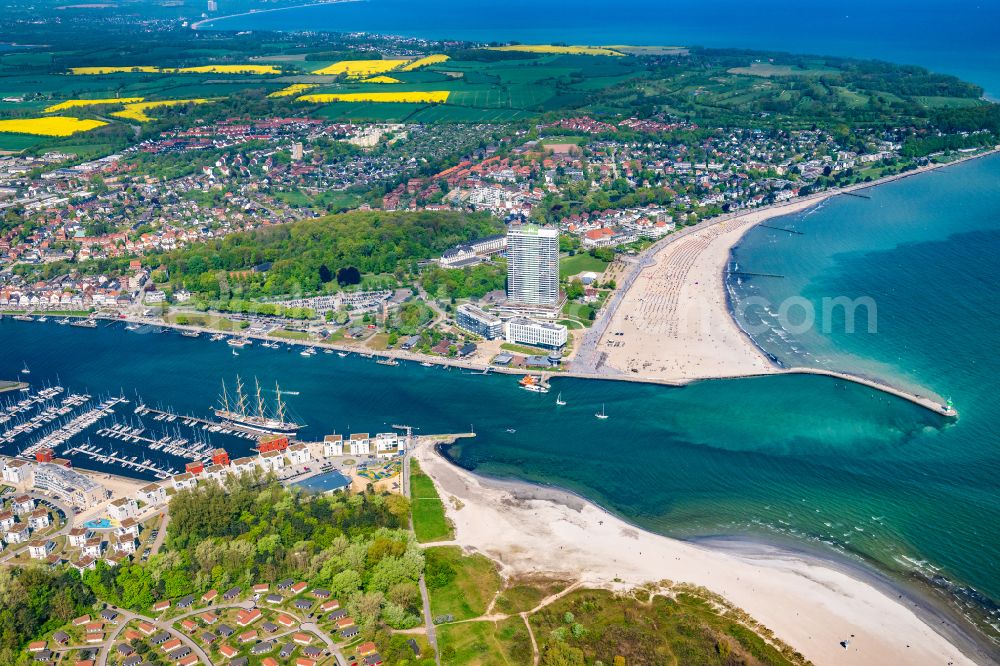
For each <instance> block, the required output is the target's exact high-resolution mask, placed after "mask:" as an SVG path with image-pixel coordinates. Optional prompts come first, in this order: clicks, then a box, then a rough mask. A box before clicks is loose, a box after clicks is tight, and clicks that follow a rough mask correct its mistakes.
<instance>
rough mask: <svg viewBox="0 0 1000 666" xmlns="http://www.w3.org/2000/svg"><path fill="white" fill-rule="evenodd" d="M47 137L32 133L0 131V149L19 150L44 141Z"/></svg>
mask: <svg viewBox="0 0 1000 666" xmlns="http://www.w3.org/2000/svg"><path fill="white" fill-rule="evenodd" d="M46 138H47V137H44V136H35V135H33V134H7V133H6V132H0V150H5V151H20V150H24V149H25V148H31V147H32V146H34V145H36V144H39V143H41V142H42V141H45V140H46Z"/></svg>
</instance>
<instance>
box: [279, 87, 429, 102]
mask: <svg viewBox="0 0 1000 666" xmlns="http://www.w3.org/2000/svg"><path fill="white" fill-rule="evenodd" d="M448 93H449V91H447V90H432V91H428V92H398V93H389V92H366V93H321V94H317V95H303V96H302V97H299V100H298V101H300V102H320V103H323V102H415V103H418V104H421V103H422V104H428V103H444V102H447V101H448Z"/></svg>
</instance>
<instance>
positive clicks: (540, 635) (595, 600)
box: [530, 590, 804, 666]
mask: <svg viewBox="0 0 1000 666" xmlns="http://www.w3.org/2000/svg"><path fill="white" fill-rule="evenodd" d="M530 621H531V627H532V631H533V632H534V634H535V639H536V640H537V641H538V644H539V645H538V647H539V650H540V651H541V653H542V655H545V653H546V650H547V649H549V647H550V646H551V645H552V644H554V643H555V642H560V641H561V642H565V643H566V644H568V645H569V646H570V647H571V648H573V649H575V650H580V651H581V652H582V653H583V656H582V659H581V661H580V663H584V660H585V661H586V663H588V664H590V663H594V661H595V660H600V661H602V662H604V663H605V664H611V663H614V658H615V657H616V656H622V657H624V658H625V663H626V664H670V663H674V664H706V665H709V664H718V665H719V666H722V665H725V664H770V665H773V666H778V665H785V664H795V663H802V662H803V661H804V660H801V661H799V660H794V658H792V659H790V658H788V657H786V656H784V655H783V654H781V653H780V652H779V651H778V650H777V649H775V648H774V647H772V646H771V645H769V644H767V643H765V642H764V640H763V639H762V638H761V637H760V636H758V635H756V634H755V633H754V632H753V631H751V630H750V629H747V628H746V627H744V626H743V625H741V624H739V623H737V622H736V621H734V620H733V619H731V618H728V617H722V616H721V615H719V614H718V613H717V612H716V611H715V609H714V608H713V607H712V606H711V605H710V604H709V602H708V601H706V600H704V599H702V598H700V597H698V596H695V595H692V594H688V593H684V592H682V593H680V594H678V595H677V597H676V598H673V599H667V598H665V597H663V596H657V597H655V598H654V599H653V600H652V603H650V604H646V603H644V602H640V601H638V600H636V599H633V598H629V597H621V596H616V595H615V594H613V593H612V592H609V591H606V590H578V591H575V592H572V593H570V594H568V595H566V596H565V597H563V598H562V599H560V600H558V601H556V602H555V603H553V604H551V605H550V606H547V607H546V608H545V609H543V610H542V611H540V612H538V613H535V614H533V615H531V616H530ZM542 663H545V657H544V656H543V657H542Z"/></svg>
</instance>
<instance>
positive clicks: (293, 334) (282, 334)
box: [268, 328, 312, 340]
mask: <svg viewBox="0 0 1000 666" xmlns="http://www.w3.org/2000/svg"><path fill="white" fill-rule="evenodd" d="M268 335H269V336H271V337H272V338H286V339H288V340H311V339H312V338H311V337H310V335H309V334H308V333H306V332H305V331H289V330H288V329H285V328H279V329H278V330H276V331H271V332H270V333H268Z"/></svg>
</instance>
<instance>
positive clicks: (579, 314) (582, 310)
mask: <svg viewBox="0 0 1000 666" xmlns="http://www.w3.org/2000/svg"><path fill="white" fill-rule="evenodd" d="M594 311H595V309H594V306H593V305H592V304H590V303H567V304H566V305H564V306H563V314H564V315H566V316H568V317H572V318H573V319H576V320H577V321H579V322H580V323H581V324H583V325H584V326H586V327H587V328H590V326H591V325H593V323H594V322H593V320H592V319H591V318H590V315H591V313H592V312H594Z"/></svg>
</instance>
